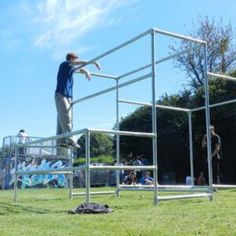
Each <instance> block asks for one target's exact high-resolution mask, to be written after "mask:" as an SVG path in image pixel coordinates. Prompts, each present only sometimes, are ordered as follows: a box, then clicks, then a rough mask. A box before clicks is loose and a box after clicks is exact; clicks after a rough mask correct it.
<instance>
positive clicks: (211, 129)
mask: <svg viewBox="0 0 236 236" xmlns="http://www.w3.org/2000/svg"><path fill="white" fill-rule="evenodd" d="M210 132H211V134H214V132H215V127H214V126H213V125H210Z"/></svg>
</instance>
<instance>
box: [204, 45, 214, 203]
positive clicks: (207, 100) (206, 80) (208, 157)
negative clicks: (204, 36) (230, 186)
mask: <svg viewBox="0 0 236 236" xmlns="http://www.w3.org/2000/svg"><path fill="white" fill-rule="evenodd" d="M204 78H205V80H204V82H205V83H204V88H205V116H206V117H205V118H206V135H207V163H208V179H209V191H210V193H211V197H210V200H212V199H213V187H212V184H213V179H212V157H211V137H210V108H209V85H208V75H207V45H206V44H205V45H204Z"/></svg>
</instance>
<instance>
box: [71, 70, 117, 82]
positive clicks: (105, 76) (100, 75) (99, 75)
mask: <svg viewBox="0 0 236 236" xmlns="http://www.w3.org/2000/svg"><path fill="white" fill-rule="evenodd" d="M75 73H78V74H82V73H81V72H80V71H78V70H76V71H75ZM90 75H92V76H95V77H100V78H106V79H115V80H117V76H114V75H106V74H100V73H94V72H90Z"/></svg>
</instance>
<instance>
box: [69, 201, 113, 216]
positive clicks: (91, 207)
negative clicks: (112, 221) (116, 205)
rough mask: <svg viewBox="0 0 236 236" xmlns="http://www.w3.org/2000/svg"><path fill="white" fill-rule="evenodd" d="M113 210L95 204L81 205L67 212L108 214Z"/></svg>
mask: <svg viewBox="0 0 236 236" xmlns="http://www.w3.org/2000/svg"><path fill="white" fill-rule="evenodd" d="M112 211H113V209H111V208H109V206H108V205H102V204H97V203H82V204H80V205H79V206H78V207H76V208H74V209H72V210H69V212H68V213H70V214H99V213H109V212H112Z"/></svg>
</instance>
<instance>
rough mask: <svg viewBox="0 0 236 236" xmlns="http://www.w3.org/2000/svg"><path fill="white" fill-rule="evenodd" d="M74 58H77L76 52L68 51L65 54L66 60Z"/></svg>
mask: <svg viewBox="0 0 236 236" xmlns="http://www.w3.org/2000/svg"><path fill="white" fill-rule="evenodd" d="M76 59H78V55H77V54H76V53H74V52H69V53H67V54H66V60H67V61H74V60H76Z"/></svg>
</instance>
